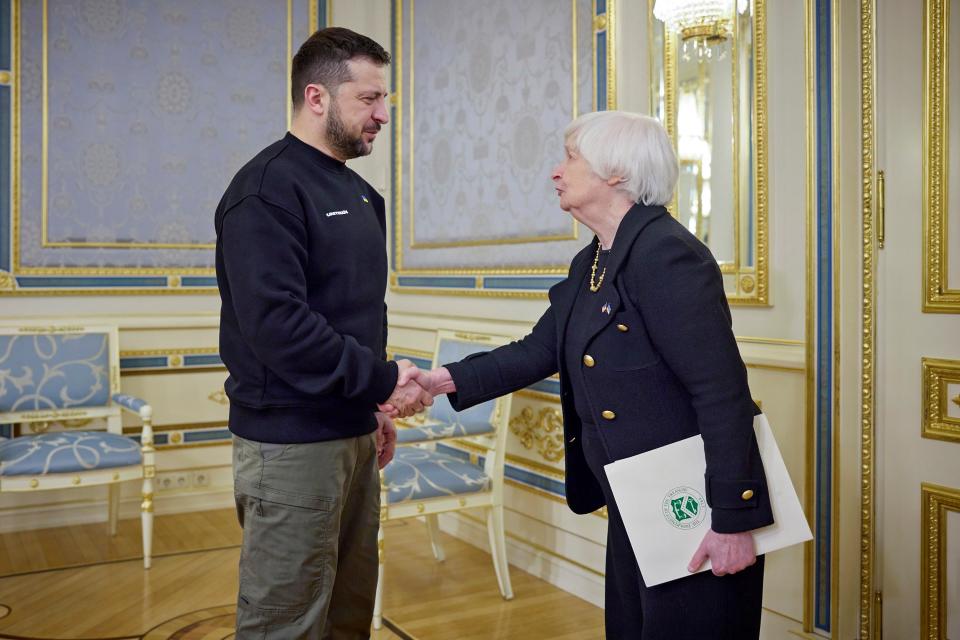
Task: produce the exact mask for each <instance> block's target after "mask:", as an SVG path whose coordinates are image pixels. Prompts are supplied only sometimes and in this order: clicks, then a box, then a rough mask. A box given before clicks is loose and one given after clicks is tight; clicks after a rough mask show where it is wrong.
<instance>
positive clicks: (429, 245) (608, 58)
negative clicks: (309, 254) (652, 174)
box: [390, 0, 617, 298]
mask: <svg viewBox="0 0 960 640" xmlns="http://www.w3.org/2000/svg"><path fill="white" fill-rule="evenodd" d="M586 1H587V2H588V3H589V9H590V15H591V16H592V21H591V24H589V25H583V24H581V25H580V26H579V27H578V6H579V5H581V4H582V3H583V2H584V0H570V1H569V5H568V6H569V7H570V10H571V15H572V25H571V32H572V37H573V40H572V51H571V55H572V57H573V63H572V83H573V96H574V97H573V100H574V109H573V114H572V115H573V116H574V117H575V116H576V115H578V109H577V103H578V98H577V95H578V92H577V85H578V77H581V79H583V78H582V76H578V66H579V65H578V64H577V56H578V54H579V53H580V52H581V49H580V47H582V46H589V48H590V49H589V51H590V53H591V55H592V64H591V67H592V69H591V75H592V78H590V80H591V86H592V88H591V94H592V96H593V108H595V109H614V108H616V103H617V98H616V56H615V49H616V47H615V36H616V18H615V16H616V0H586ZM414 6H415V0H394V1H393V3H392V10H393V25H394V36H393V45H392V51H393V55H394V65H393V74H394V76H393V94H394V95H393V97H392V106H393V113H392V116H391V121H392V126H393V162H392V165H393V166H392V180H393V185H392V192H393V194H394V195H393V198H392V213H393V215H392V217H391V218H392V225H393V227H392V244H393V255H392V262H391V274H390V286H391V289H392V290H393V291H396V292H400V293H415V294H430V295H470V296H493V297H521V298H544V297H546V292H547V289H549V288H550V287H551V286H552V285H553V284H555V283H556V282H558V281H560V280H562V279H563V277H564V276H566V273H567V268H568V265H567V262H566V258H570V257H572V255H573V252H571V253H570V256H564V258H565V259H564V260H559V261H558V260H555V259H550V260H549V261H546V262H544V263H542V264H527V265H517V264H511V263H510V262H509V261H504V262H503V263H496V262H493V261H491V262H488V263H487V264H482V265H481V266H452V265H444V266H441V267H423V266H413V265H411V264H410V260H409V257H410V255H411V254H412V253H413V252H419V251H424V250H431V249H451V248H457V249H465V250H469V249H471V248H482V247H484V246H491V247H493V246H505V245H521V244H531V245H536V244H541V243H553V242H557V241H568V242H570V241H576V240H578V239H579V232H578V226H577V224H576V223H573V222H571V227H570V229H569V231H566V232H563V233H553V234H536V235H530V236H528V237H502V238H496V237H484V238H463V239H458V240H455V241H441V242H436V241H421V240H416V241H415V240H414V234H413V230H414V217H415V216H414V198H413V188H412V184H413V137H412V136H413V131H412V129H413V124H412V123H413V113H412V112H413V109H414V104H413V102H412V91H411V90H410V86H412V84H413V65H412V46H411V44H412V43H411V42H409V41H410V40H412V33H410V32H411V31H412V18H413V15H414ZM405 20H406V21H407V23H408V28H405ZM585 28H589V34H590V42H589V43H584V42H582V41H580V42H579V44H578V36H577V34H578V32H579V33H581V34H582V33H584V32H583V29H585ZM580 73H582V71H581V72H580ZM583 80H584V81H585V79H583ZM405 176H406V178H405ZM555 257H556V255H555V254H554V255H553V258H555ZM475 262H476V261H475Z"/></svg>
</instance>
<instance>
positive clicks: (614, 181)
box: [607, 176, 627, 187]
mask: <svg viewBox="0 0 960 640" xmlns="http://www.w3.org/2000/svg"><path fill="white" fill-rule="evenodd" d="M626 181H627V179H626V178H624V177H623V176H610V177H609V178H607V186H610V187H615V186H617V185H618V184H620V183H621V182H626Z"/></svg>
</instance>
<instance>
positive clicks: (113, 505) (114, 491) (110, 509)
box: [107, 482, 120, 536]
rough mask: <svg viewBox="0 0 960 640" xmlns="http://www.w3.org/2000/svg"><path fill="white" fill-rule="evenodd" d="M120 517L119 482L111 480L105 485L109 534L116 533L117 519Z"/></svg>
mask: <svg viewBox="0 0 960 640" xmlns="http://www.w3.org/2000/svg"><path fill="white" fill-rule="evenodd" d="M119 519H120V483H119V482H111V483H110V484H109V485H107V522H108V523H109V527H110V535H111V536H115V535H117V520H119Z"/></svg>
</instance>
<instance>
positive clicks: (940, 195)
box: [923, 0, 960, 313]
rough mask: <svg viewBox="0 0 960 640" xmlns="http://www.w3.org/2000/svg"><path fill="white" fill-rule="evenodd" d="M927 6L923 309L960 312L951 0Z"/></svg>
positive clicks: (933, 1) (930, 1)
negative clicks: (953, 221) (954, 241)
mask: <svg viewBox="0 0 960 640" xmlns="http://www.w3.org/2000/svg"><path fill="white" fill-rule="evenodd" d="M923 12H924V21H923V50H924V58H923V192H924V196H925V197H924V198H923V311H924V312H925V313H960V289H957V288H951V287H950V282H949V278H948V273H949V264H950V262H949V247H950V243H949V236H948V235H947V218H948V215H949V199H948V198H949V172H948V169H949V162H948V161H949V157H950V150H949V141H950V129H949V125H950V122H949V120H950V119H949V114H950V82H949V76H948V75H947V73H948V68H949V58H950V23H949V16H950V0H926V1H925V2H924V9H923Z"/></svg>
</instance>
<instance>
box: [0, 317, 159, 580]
mask: <svg viewBox="0 0 960 640" xmlns="http://www.w3.org/2000/svg"><path fill="white" fill-rule="evenodd" d="M121 411H129V412H131V413H133V414H136V415H137V416H139V418H140V420H141V421H142V423H143V428H142V431H141V432H140V442H139V443H137V442H136V440H134V439H132V438H129V437H127V436H125V435H123V429H122V424H121V417H120V414H121ZM77 422H81V423H90V422H93V424H92V425H86V426H84V427H83V429H82V430H80V429H74V428H71V427H70V426H69V425H71V424H76V423H77ZM103 422H106V430H103V429H102V428H100V427H98V424H102V423H103ZM54 423H59V424H61V425H64V426H63V428H62V430H54V429H51V426H52V425H53V424H54ZM0 425H12V428H11V427H8V429H11V431H10V435H11V436H12V437H11V438H9V439H6V440H0V494H2V493H8V492H14V491H19V492H32V491H43V490H45V489H69V488H73V487H89V486H98V485H107V487H108V494H109V500H108V511H109V514H108V521H109V527H110V534H111V535H114V534H116V532H117V518H118V517H119V511H120V491H119V488H120V483H121V482H124V481H125V480H142V481H143V502H142V503H141V505H140V510H141V521H142V526H143V566H144V568H147V569H149V568H150V550H151V544H152V532H153V477H154V474H155V467H154V449H153V429H152V427H151V409H150V405H148V404H147V403H146V402H144V401H143V400H141V399H139V398H134V397H133V396H128V395H124V394H122V393H120V359H119V351H118V332H117V328H116V327H113V326H63V327H59V326H0Z"/></svg>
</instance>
